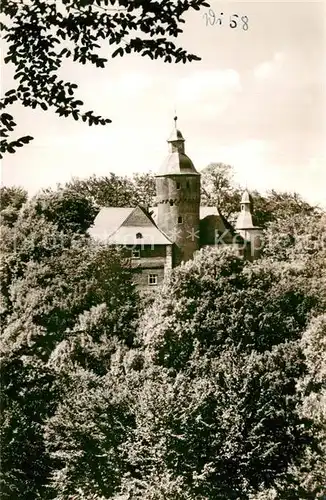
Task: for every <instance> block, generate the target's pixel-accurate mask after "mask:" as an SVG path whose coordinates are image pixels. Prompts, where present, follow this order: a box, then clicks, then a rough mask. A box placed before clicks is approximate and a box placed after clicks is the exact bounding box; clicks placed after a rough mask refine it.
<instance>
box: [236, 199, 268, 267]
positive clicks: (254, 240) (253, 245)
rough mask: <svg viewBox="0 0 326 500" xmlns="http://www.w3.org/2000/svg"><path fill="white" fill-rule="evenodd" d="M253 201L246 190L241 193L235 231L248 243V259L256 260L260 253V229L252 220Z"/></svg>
mask: <svg viewBox="0 0 326 500" xmlns="http://www.w3.org/2000/svg"><path fill="white" fill-rule="evenodd" d="M252 210H253V199H252V196H251V194H250V193H249V191H248V189H245V191H244V192H243V193H242V197H241V201H240V212H239V215H238V218H237V222H236V225H235V229H236V231H237V232H238V233H239V234H240V236H242V238H243V239H244V240H245V241H246V242H247V243H248V247H249V250H250V256H249V257H250V258H251V259H257V258H258V257H259V256H260V252H261V234H262V231H261V228H260V227H258V226H255V225H254V223H253V220H252Z"/></svg>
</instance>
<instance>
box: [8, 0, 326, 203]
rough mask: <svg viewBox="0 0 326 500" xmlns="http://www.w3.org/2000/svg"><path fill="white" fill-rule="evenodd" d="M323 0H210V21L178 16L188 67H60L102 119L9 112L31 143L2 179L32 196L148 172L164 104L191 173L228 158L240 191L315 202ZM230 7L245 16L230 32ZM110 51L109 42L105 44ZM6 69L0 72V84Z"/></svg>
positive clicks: (320, 175) (144, 63)
mask: <svg viewBox="0 0 326 500" xmlns="http://www.w3.org/2000/svg"><path fill="white" fill-rule="evenodd" d="M325 5H326V4H325V2H312V1H310V2H293V1H292V2H263V1H260V2H250V3H248V2H237V3H233V2H227V3H225V2H224V3H221V2H216V1H212V2H211V8H212V9H213V10H214V11H215V13H216V14H217V16H219V15H220V13H221V12H223V16H222V26H219V25H215V26H206V20H205V16H204V13H205V12H207V10H208V9H203V10H202V11H200V12H193V13H192V14H191V15H188V16H187V17H186V24H185V25H184V34H183V36H182V38H180V43H181V42H182V44H183V46H184V47H185V48H187V49H188V50H189V51H190V52H193V53H196V54H197V55H199V56H201V57H202V60H201V61H200V62H192V63H189V64H186V65H184V64H182V63H181V64H177V65H176V64H165V63H163V62H162V61H151V60H150V59H145V58H142V57H140V56H125V57H124V58H120V57H117V58H115V59H113V60H111V61H109V64H108V66H107V68H106V69H104V70H103V69H97V68H96V67H91V66H88V67H85V66H78V65H77V64H76V63H73V62H69V63H65V65H64V67H63V68H62V75H63V77H64V78H66V79H67V80H68V81H74V82H76V83H78V85H79V90H78V94H77V96H78V98H80V99H81V100H82V101H83V102H84V103H85V110H86V109H87V110H88V109H92V110H94V112H95V113H98V114H101V115H102V116H106V117H108V118H111V119H112V120H113V123H111V124H109V125H107V126H106V127H102V126H98V127H94V126H92V127H89V126H88V125H86V124H85V123H83V122H76V121H74V120H73V119H70V118H60V117H58V116H57V115H55V113H54V111H51V110H50V111H47V112H44V111H39V110H32V109H27V108H23V107H21V108H18V107H15V108H12V112H13V114H14V117H15V120H16V122H17V123H18V125H19V127H17V129H16V130H17V135H18V134H22V135H27V134H29V135H32V136H34V137H35V139H34V141H33V142H32V143H30V144H29V145H27V146H25V147H24V148H22V149H19V150H18V151H17V152H16V153H15V154H14V155H7V156H6V157H5V159H4V160H3V164H2V183H3V184H5V185H20V186H23V187H25V188H26V189H28V190H29V192H30V193H31V194H32V193H34V192H35V191H37V190H38V189H40V188H42V187H48V186H55V185H56V183H58V182H65V181H68V180H70V179H71V178H72V177H81V178H85V177H88V176H90V175H92V174H96V175H98V176H101V175H107V174H109V172H115V173H117V174H131V173H133V172H146V171H154V172H155V171H156V170H158V169H159V167H160V165H161V163H162V162H163V161H164V158H165V156H166V154H167V151H168V148H167V143H166V139H167V137H168V136H169V134H170V132H171V129H172V127H173V116H174V108H175V107H176V109H177V115H178V126H179V128H180V129H181V131H182V133H183V135H184V137H185V139H186V152H187V154H188V155H189V156H190V158H191V159H192V160H193V162H194V164H195V166H196V168H197V169H198V170H199V171H200V169H202V168H204V167H205V166H206V165H208V164H209V163H210V162H224V163H229V164H231V165H233V167H234V169H235V172H236V176H235V180H236V182H238V183H240V184H242V185H244V184H247V186H248V188H249V189H259V190H262V191H264V190H266V189H271V188H275V189H280V190H288V191H297V192H299V193H300V194H301V195H302V196H304V197H305V198H306V199H308V200H309V201H311V202H313V203H319V204H321V205H324V206H326V141H325V137H326V134H325V132H326V114H325V110H326V64H325V62H326V9H325ZM232 14H238V15H239V16H243V15H246V16H248V18H249V22H248V26H249V29H248V30H247V31H244V30H242V29H241V28H237V29H231V28H230V27H229V26H228V24H227V21H228V17H229V16H230V15H232ZM110 50H111V49H110ZM10 78H11V70H10V68H9V67H7V66H6V67H5V68H3V70H2V79H3V85H2V86H3V90H4V91H6V90H7V89H9V88H11V87H10V85H11V79H10Z"/></svg>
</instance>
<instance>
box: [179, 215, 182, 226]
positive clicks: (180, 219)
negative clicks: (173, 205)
mask: <svg viewBox="0 0 326 500" xmlns="http://www.w3.org/2000/svg"><path fill="white" fill-rule="evenodd" d="M182 223H183V219H182V217H181V215H179V217H178V224H182Z"/></svg>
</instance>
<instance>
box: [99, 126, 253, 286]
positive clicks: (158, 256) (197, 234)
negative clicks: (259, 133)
mask: <svg viewBox="0 0 326 500" xmlns="http://www.w3.org/2000/svg"><path fill="white" fill-rule="evenodd" d="M174 122H175V123H174V129H173V131H172V134H171V135H170V137H169V139H168V141H167V142H168V146H169V151H168V156H167V158H166V159H165V161H164V163H163V164H162V166H161V168H160V169H159V171H158V172H157V174H156V176H155V177H156V202H157V206H156V207H153V208H150V209H149V210H147V209H145V208H143V207H136V208H115V207H103V208H102V209H101V210H100V212H99V214H98V215H97V217H96V219H95V221H94V225H93V227H92V228H91V229H90V235H91V236H92V237H93V238H95V239H97V240H100V241H102V242H105V243H107V244H109V245H114V246H117V247H119V248H120V249H121V251H122V254H123V256H124V257H125V258H126V259H127V260H126V262H128V265H130V267H131V268H132V270H133V272H134V276H135V278H134V279H135V283H136V284H137V285H138V286H139V287H140V288H141V289H142V290H153V289H154V288H155V287H157V286H160V285H161V284H162V282H163V279H164V276H165V274H166V273H167V272H168V271H169V270H170V269H172V268H173V267H176V266H178V265H179V264H181V263H182V262H186V261H187V260H189V259H192V258H193V256H194V254H195V252H196V251H197V250H199V249H200V248H202V247H203V246H216V245H233V246H235V247H236V248H237V250H238V251H239V253H240V254H242V255H243V256H244V258H248V259H255V258H257V257H259V248H260V234H261V230H260V228H258V227H256V226H254V224H253V221H252V199H251V196H250V194H249V192H248V191H247V190H246V191H245V192H244V193H243V196H242V199H241V206H240V213H239V215H238V218H237V222H236V225H235V227H233V226H231V224H229V222H228V221H227V220H226V219H225V218H224V217H223V215H222V214H221V213H220V212H219V210H218V208H217V207H201V205H200V192H201V186H200V173H199V172H197V170H196V169H195V167H194V164H193V162H192V161H191V159H190V158H189V157H188V156H187V154H186V152H185V139H184V138H183V136H182V133H181V132H180V130H178V128H177V118H176V117H175V118H174Z"/></svg>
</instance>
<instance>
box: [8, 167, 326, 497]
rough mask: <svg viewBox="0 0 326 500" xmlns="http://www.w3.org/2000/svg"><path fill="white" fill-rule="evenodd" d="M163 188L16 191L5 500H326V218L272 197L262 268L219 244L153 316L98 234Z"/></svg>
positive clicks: (191, 267) (183, 271) (113, 183)
mask: <svg viewBox="0 0 326 500" xmlns="http://www.w3.org/2000/svg"><path fill="white" fill-rule="evenodd" d="M216 168H220V167H216V166H214V168H213V169H212V168H211V169H210V170H209V175H212V174H213V173H214V169H216ZM222 170H223V171H224V173H225V172H226V171H227V170H228V169H226V170H225V168H224V167H223V169H222ZM135 186H137V187H136V188H135ZM150 189H153V177H152V176H151V175H150V174H149V175H148V176H147V175H146V176H137V175H136V176H134V177H133V178H131V179H127V178H121V177H118V176H113V175H111V176H110V177H107V178H102V179H96V178H91V179H89V180H85V181H79V180H75V181H73V182H72V183H70V184H68V185H66V186H61V187H58V189H57V190H47V191H43V192H41V193H40V194H39V195H37V196H34V197H33V198H32V199H30V200H27V196H26V193H25V192H24V191H23V190H21V189H14V188H10V189H7V188H3V198H2V202H1V215H2V218H1V224H2V228H1V233H2V240H1V253H2V264H1V277H0V279H1V310H0V313H1V327H2V331H1V356H2V357H1V402H2V412H1V461H2V463H1V483H0V487H1V493H2V498H4V499H8V500H9V499H16V498H22V499H26V500H34V499H35V498H41V499H42V500H43V499H44V500H86V499H87V500H89V499H90V500H106V499H107V500H109V499H113V500H127V499H128V498H129V499H130V498H132V499H135V500H137V499H139V500H143V499H144V500H215V499H221V500H232V499H234V500H282V499H283V500H304V499H311V500H312V499H315V498H320V499H321V498H323V494H324V490H323V485H324V484H325V481H326V478H325V470H326V467H325V453H326V444H325V443H326V436H325V428H326V416H325V383H326V378H325V373H326V370H325V366H326V364H325V352H326V346H325V338H326V330H325V325H326V320H325V315H326V265H325V261H326V254H325V245H324V242H325V234H326V219H325V214H324V213H323V212H322V211H319V212H318V211H317V210H316V209H314V208H313V207H311V210H310V209H307V210H305V209H304V208H302V213H300V210H299V208H298V205H297V204H296V203H294V201H293V200H294V198H293V196H285V195H281V194H278V193H274V195H273V194H271V195H268V196H270V198H268V196H267V197H265V200H266V199H269V200H270V203H271V199H274V201H275V205H273V207H274V208H273V211H274V212H277V210H276V208H275V207H278V212H277V215H273V218H271V217H270V215H269V213H270V212H268V210H270V208H269V206H268V204H267V203H265V205H264V204H263V203H262V205H261V207H267V208H266V212H263V208H262V214H263V215H264V214H265V215H264V217H265V221H267V220H269V222H266V223H265V231H264V249H263V251H264V255H263V257H262V259H260V260H258V261H256V262H254V263H251V262H245V261H244V260H243V259H242V258H240V257H239V256H238V255H237V254H236V252H235V251H234V250H232V249H227V248H222V249H217V248H215V249H202V250H201V251H200V252H199V253H198V254H197V255H196V256H195V258H194V259H193V260H192V261H189V262H188V263H186V264H183V265H181V266H179V267H178V268H176V269H174V270H173V271H172V272H171V273H170V275H169V276H168V277H167V278H166V280H165V283H164V286H163V288H162V289H161V290H160V291H159V292H158V293H157V295H156V297H155V298H154V300H153V301H151V302H150V303H149V304H146V305H145V306H144V304H143V303H142V302H141V301H140V298H139V297H138V294H137V292H136V290H135V289H134V285H133V283H132V275H131V274H130V271H129V269H128V267H126V266H125V262H124V261H123V260H122V259H121V256H120V255H119V253H118V252H117V251H113V250H112V249H108V248H106V247H105V246H102V245H99V244H96V243H95V242H93V241H92V240H91V239H90V238H89V237H88V235H87V229H88V227H89V225H90V224H91V223H92V221H93V220H94V217H95V215H96V213H97V209H98V206H99V205H100V204H107V205H118V206H125V205H127V204H137V203H139V201H140V199H142V201H143V204H144V205H147V206H148V205H150V204H151V200H150V198H149V197H147V195H148V196H151V194H150V193H151V192H150ZM205 189H206V190H207V192H211V193H212V196H213V195H214V190H213V189H211V187H210V185H209V183H208V182H206V183H205ZM137 191H138V195H137V196H136V192H137ZM222 194H223V193H222ZM222 194H221V196H220V197H216V200H219V201H218V203H220V204H221V207H223V199H225V200H226V201H225V203H226V210H228V209H227V206H229V205H228V203H229V198H223V196H222ZM276 200H279V201H276ZM210 203H215V202H214V201H211V200H208V204H210ZM277 203H278V204H277ZM303 203H305V202H303ZM300 206H302V207H304V206H305V205H300ZM307 207H308V205H306V208H307ZM295 214H297V215H295ZM268 218H269V219H268Z"/></svg>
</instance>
